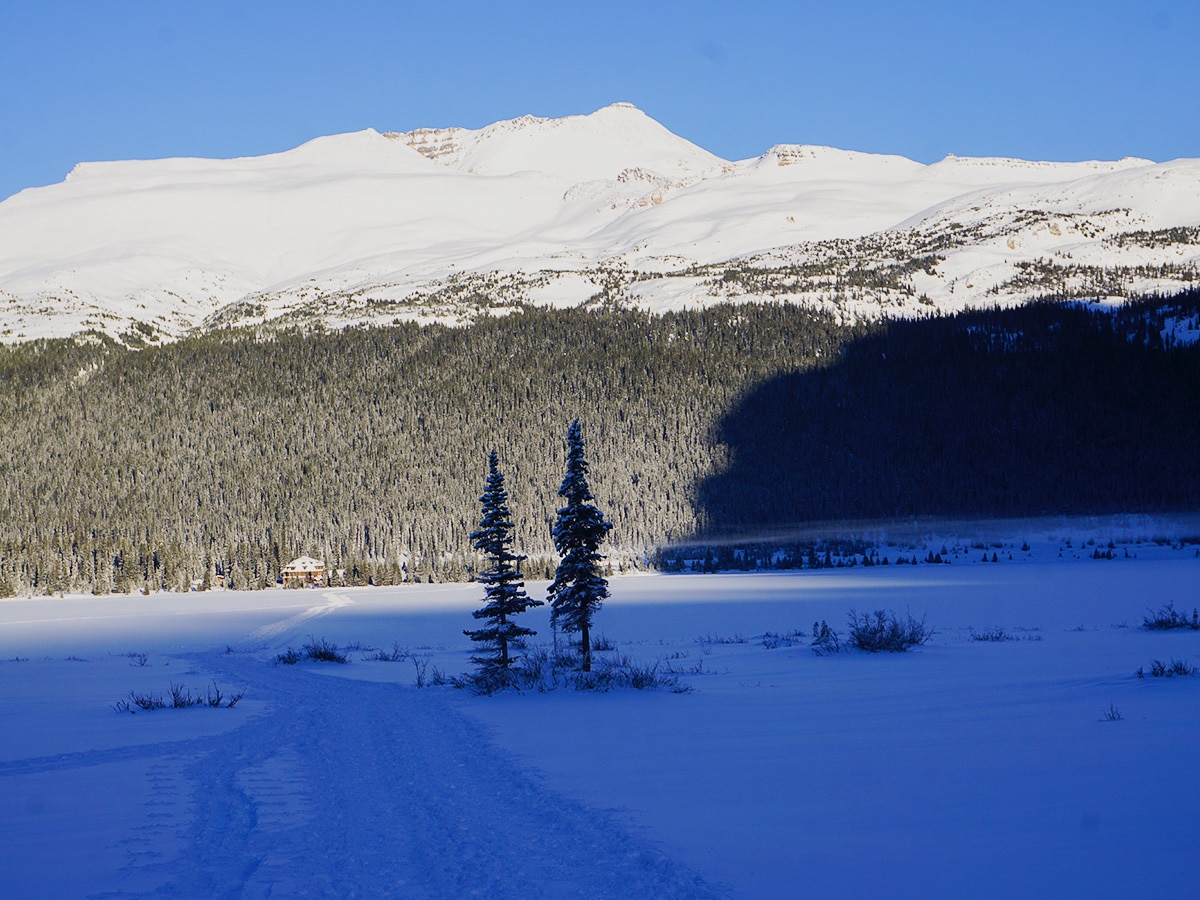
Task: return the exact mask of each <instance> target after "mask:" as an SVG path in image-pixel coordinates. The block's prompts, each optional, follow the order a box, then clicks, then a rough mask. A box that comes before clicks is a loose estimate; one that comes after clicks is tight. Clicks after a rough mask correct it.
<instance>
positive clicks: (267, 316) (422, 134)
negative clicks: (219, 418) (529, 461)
mask: <svg viewBox="0 0 1200 900" xmlns="http://www.w3.org/2000/svg"><path fill="white" fill-rule="evenodd" d="M1197 281H1200V160H1197V159H1183V160H1174V161H1171V162H1167V163H1155V162H1151V161H1149V160H1140V159H1134V158H1126V159H1122V160H1117V161H1110V162H1106V161H1096V160H1093V161H1086V162H1072V163H1053V162H1037V161H1033V162H1030V161H1024V160H1011V159H1003V158H977V159H976V158H968V157H955V156H948V157H946V158H945V159H942V160H939V161H938V162H935V163H932V164H928V165H926V164H922V163H919V162H915V161H913V160H909V159H906V158H905V157H901V156H895V155H885V154H872V153H865V152H862V151H851V150H839V149H837V148H830V147H820V146H816V145H808V144H786V143H781V144H776V145H774V146H772V147H770V148H768V149H767V150H766V151H764V153H762V154H761V155H759V156H757V157H752V158H749V159H746V160H739V161H728V160H723V159H721V158H719V157H717V156H714V155H713V154H711V153H709V152H708V151H706V150H704V149H702V148H700V147H698V146H696V145H694V144H692V143H690V142H688V141H687V140H686V139H684V138H681V137H679V136H677V135H674V134H672V133H671V132H670V131H668V130H667V129H666V128H664V127H663V126H662V125H661V124H659V123H658V122H656V121H655V120H654V119H652V118H651V117H649V116H647V115H646V114H645V113H643V112H642V111H641V110H639V109H637V108H636V107H634V106H632V105H631V104H613V105H610V106H606V107H603V108H602V109H600V110H597V111H596V112H593V113H591V114H589V115H584V116H567V117H563V118H557V119H547V118H537V117H533V116H524V117H521V118H518V119H513V120H508V121H504V122H497V123H494V124H492V125H489V126H485V127H484V128H481V129H473V130H472V129H463V128H444V129H415V130H413V131H409V132H384V133H380V132H377V131H375V130H374V129H363V130H361V131H358V132H350V133H347V134H341V135H330V136H325V137H318V138H314V139H313V140H310V141H308V142H306V143H304V144H302V145H300V146H299V147H297V148H294V149H292V150H288V151H284V152H282V153H275V154H269V155H267V156H259V157H241V158H235V159H228V160H206V159H198V158H176V159H166V160H148V161H146V160H143V161H124V162H103V163H81V164H80V165H78V166H76V167H75V169H74V170H73V171H72V172H71V173H70V174H69V175H68V176H67V178H66V179H65V180H64V181H63V182H61V183H60V184H57V185H51V186H48V187H40V188H31V189H29V190H26V191H22V192H20V193H19V194H16V195H14V196H13V197H10V198H8V199H7V200H5V201H3V202H0V341H3V342H8V343H11V342H17V341H23V340H29V339H33V338H37V337H52V336H67V335H70V334H73V333H77V332H80V331H89V330H92V331H100V332H104V333H106V334H109V335H110V336H114V337H119V338H122V339H124V340H126V341H127V342H128V341H130V340H132V341H134V342H144V341H146V340H150V341H162V340H171V339H174V338H177V337H180V336H183V335H186V334H188V333H192V332H194V331H197V330H206V329H208V328H214V327H228V326H231V325H255V326H261V325H266V324H269V325H277V326H302V327H308V326H313V325H318V324H319V325H321V326H325V327H335V328H336V327H341V326H344V325H349V324H371V323H376V324H382V323H390V322H393V321H397V320H400V321H409V320H416V321H439V322H447V323H466V322H470V321H472V320H473V319H474V318H475V317H476V316H478V315H481V314H486V313H488V312H494V311H508V310H512V309H517V308H520V307H522V306H524V305H548V306H560V307H561V306H578V305H581V304H588V303H591V304H606V303H611V304H618V305H627V306H637V307H641V308H646V309H649V310H651V311H661V310H666V309H680V308H686V307H696V306H704V305H706V304H708V303H712V302H720V301H726V300H733V301H744V300H765V301H782V302H797V303H803V304H808V305H812V306H816V307H820V308H825V309H834V310H836V311H838V313H839V314H840V315H843V316H846V317H850V318H875V317H879V316H893V315H901V316H912V315H923V314H926V313H928V312H930V311H932V310H942V311H955V310H959V309H965V308H970V307H976V306H984V305H993V304H1000V305H1013V304H1017V303H1022V302H1025V301H1027V300H1029V299H1032V298H1034V297H1038V296H1044V295H1049V294H1056V295H1061V296H1067V297H1079V298H1090V299H1104V300H1110V301H1112V300H1119V299H1123V298H1129V297H1132V296H1137V295H1139V294H1145V293H1150V292H1163V293H1169V292H1171V291H1174V290H1178V289H1180V288H1181V287H1186V286H1188V285H1191V284H1194V283H1196V282H1197Z"/></svg>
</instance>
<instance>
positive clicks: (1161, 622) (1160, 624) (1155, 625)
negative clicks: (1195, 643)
mask: <svg viewBox="0 0 1200 900" xmlns="http://www.w3.org/2000/svg"><path fill="white" fill-rule="evenodd" d="M1142 625H1143V626H1145V627H1146V628H1149V629H1150V630H1151V631H1170V630H1172V629H1175V628H1190V629H1192V631H1200V613H1198V612H1197V611H1196V610H1195V609H1193V610H1192V617H1191V618H1190V619H1189V618H1188V617H1187V616H1186V615H1185V614H1183V613H1180V612H1178V611H1176V609H1175V602H1174V601H1172V602H1170V603H1168V604H1167V605H1166V606H1163V607H1161V608H1159V609H1158V610H1156V611H1154V612H1151V613H1150V614H1149V615H1147V616H1143V617H1142Z"/></svg>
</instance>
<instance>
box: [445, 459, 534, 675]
mask: <svg viewBox="0 0 1200 900" xmlns="http://www.w3.org/2000/svg"><path fill="white" fill-rule="evenodd" d="M479 502H480V503H481V504H482V505H483V518H482V519H481V520H480V522H479V529H478V530H477V531H473V532H471V546H473V547H474V548H475V549H476V550H479V551H481V552H482V553H483V555H484V557H485V560H486V563H487V565H486V568H484V569H483V571H481V572H480V573H479V574H478V575H477V576H476V579H475V580H476V581H478V582H480V583H481V584H483V585H484V591H485V595H486V597H487V602H486V604H485V605H484V606H483V607H481V608H480V609H477V610H475V612H474V613H473V615H474V616H475V618H476V619H483V620H485V621H486V623H487V624H486V625H485V626H484V627H483V628H479V629H476V630H474V631H468V630H464V631H463V634H465V635H466V636H467V637H469V638H470V639H471V640H473V641H476V642H478V643H479V644H480V645H481V647H482V648H485V649H486V651H487V652H480V653H478V654H477V655H475V656H472V657H471V661H472V662H474V663H475V664H476V665H477V666H478V667H479V671H478V675H477V677H478V678H479V680H480V681H481V682H482V683H483V684H484V685H486V686H488V687H489V688H495V687H503V686H504V685H505V684H507V683H508V681H509V677H510V673H511V666H512V663H513V659H514V657H513V654H512V651H513V650H514V649H519V648H520V647H522V646H523V643H522V639H523V638H525V637H528V636H530V635H534V634H537V632H536V631H532V630H530V629H528V628H523V627H521V626H520V625H517V624H515V623H514V622H513V621H512V620H513V617H514V616H516V615H518V614H519V613H522V612H524V611H525V610H527V609H528V608H529V607H531V606H541V605H542V601H541V600H533V599H531V598H530V597H529V596H528V595H526V593H525V582H524V580H523V579H522V578H521V574H520V571H519V570H518V568H517V567H518V566H519V565H520V562H521V560H523V559H524V558H525V557H524V556H519V555H517V554H515V553H513V552H512V550H511V547H512V530H513V523H512V518H511V514H510V513H509V511H508V492H507V491H505V489H504V474H503V473H502V472H501V471H500V466H499V462H498V459H497V457H496V452H495V451H494V450H493V451H492V452H491V453H489V454H488V476H487V487H486V488H485V489H484V492H483V495H482V496H481V497H480V498H479Z"/></svg>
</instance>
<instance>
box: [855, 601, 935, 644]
mask: <svg viewBox="0 0 1200 900" xmlns="http://www.w3.org/2000/svg"><path fill="white" fill-rule="evenodd" d="M849 630H850V644H851V646H854V647H857V648H858V649H859V650H865V651H867V652H868V653H904V652H906V651H908V650H911V649H912V648H913V647H919V646H920V645H921V644H924V643H926V642H927V641H928V640H929V639H930V637H932V636H933V630H932V629H931V628H929V627H928V626H927V625H926V624H925V619H923V618H922V619H914V618H913V617H912V615H911V614H910V613H905V616H904V618H903V619H901V618H900V617H899V616H897V615H896V614H895V613H892V612H889V611H887V610H882V609H877V610H875V611H874V612H873V613H861V614H859V613H857V612H855V611H854V610H850V623H849Z"/></svg>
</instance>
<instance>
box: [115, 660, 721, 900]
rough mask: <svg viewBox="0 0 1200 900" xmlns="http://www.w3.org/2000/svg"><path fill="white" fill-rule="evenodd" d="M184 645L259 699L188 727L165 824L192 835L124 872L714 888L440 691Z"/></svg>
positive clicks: (257, 888)
mask: <svg viewBox="0 0 1200 900" xmlns="http://www.w3.org/2000/svg"><path fill="white" fill-rule="evenodd" d="M195 659H196V661H197V662H198V663H202V664H203V666H204V668H205V669H207V670H210V671H215V672H216V673H217V674H218V680H219V681H220V682H221V683H222V684H248V685H250V686H251V687H250V691H251V695H253V696H254V697H255V699H263V700H266V701H267V703H268V704H269V709H268V710H267V711H266V712H265V713H264V714H263V715H260V716H257V717H255V718H254V719H252V720H250V721H249V722H248V723H247V724H246V725H244V726H243V727H241V728H239V729H236V730H235V731H233V732H230V733H228V734H226V735H223V736H220V737H217V738H210V739H204V740H203V741H201V742H198V743H201V744H202V745H204V746H205V750H204V752H202V753H200V754H198V755H196V756H195V757H194V761H193V762H192V763H191V764H190V765H189V766H188V767H187V778H188V781H189V782H190V783H191V784H192V785H193V786H194V797H193V800H192V810H191V824H190V827H189V828H188V830H187V833H186V834H184V835H178V834H176V835H174V837H175V838H178V837H180V836H182V837H184V838H185V844H186V848H185V849H184V850H183V851H182V852H181V853H180V854H179V855H178V856H177V857H176V858H174V859H169V860H161V859H159V860H155V859H151V860H150V861H149V862H148V863H144V862H142V861H141V860H140V858H139V857H138V855H137V850H138V848H132V849H130V850H129V851H128V852H129V854H130V859H129V864H128V867H127V871H129V872H130V873H131V874H132V873H135V872H136V875H137V877H136V878H135V879H132V880H134V881H137V882H138V883H139V885H140V884H143V883H145V882H146V880H147V877H148V876H154V877H153V878H152V879H151V880H154V881H156V883H157V884H158V887H157V890H156V893H158V894H162V895H165V896H178V897H199V896H204V897H380V896H392V897H413V898H437V897H472V896H479V897H488V898H497V897H514V898H515V897H521V898H528V897H635V896H641V897H705V896H715V895H716V894H717V892H716V891H714V890H713V889H712V888H711V887H709V886H708V885H706V884H705V883H704V882H703V881H702V880H701V879H700V878H699V877H698V876H696V875H694V874H693V873H691V872H689V871H686V870H684V869H682V868H681V867H679V866H676V865H675V864H674V863H672V861H671V860H670V859H668V858H667V857H666V856H665V855H664V854H663V853H661V852H660V851H658V850H656V849H655V848H653V847H652V846H651V845H649V844H648V843H646V842H645V841H643V840H641V839H639V838H637V837H635V836H633V835H631V834H630V833H629V832H628V831H627V830H626V829H625V828H623V827H622V826H621V825H620V824H618V823H617V822H616V821H614V820H613V818H612V817H611V816H609V815H608V814H605V813H602V812H598V811H596V810H593V809H588V808H586V807H584V806H582V805H580V804H578V803H574V802H572V801H570V800H567V799H565V798H563V797H560V796H555V795H553V794H551V793H550V792H549V791H547V790H546V789H544V788H543V787H542V786H540V785H539V784H538V783H537V782H536V781H535V780H534V779H533V778H531V777H530V775H529V774H527V773H525V772H522V771H521V770H520V769H519V768H518V767H517V765H515V764H514V762H513V761H512V760H511V759H510V758H508V757H506V755H505V754H504V753H503V752H501V751H499V750H497V749H496V748H495V747H494V746H492V745H491V744H490V743H489V741H488V740H487V739H486V737H485V736H484V735H483V734H482V733H481V732H480V730H479V729H478V727H477V726H475V725H473V724H472V723H471V722H469V721H468V720H467V719H466V718H464V717H463V716H462V715H460V714H459V713H458V712H457V711H455V710H454V709H453V707H452V704H451V702H450V700H449V698H447V697H445V696H440V695H439V694H438V692H437V691H432V690H424V691H420V690H417V689H416V688H412V687H407V686H399V685H396V684H390V683H372V682H364V681H357V680H350V679H345V678H341V677H330V676H329V675H326V674H323V673H321V672H319V671H315V670H314V667H313V666H312V665H309V666H304V665H301V666H296V667H284V666H279V667H272V666H271V664H270V663H269V662H267V661H265V660H263V659H262V658H250V657H246V656H241V655H236V656H235V655H224V656H222V655H217V654H213V655H208V654H205V655H202V656H201V655H197V657H195ZM161 714H162V715H171V714H172V713H170V712H163V713H161ZM171 749H172V750H176V748H175V747H172V748H171ZM163 827H164V828H169V827H171V823H169V822H168V823H166V824H164V826H163ZM169 837H171V836H170V835H166V834H163V835H161V836H155V835H147V842H148V843H149V844H151V845H153V844H156V843H161V842H162V840H165V839H167V838H169ZM119 895H120V894H118V896H119ZM109 896H112V895H109Z"/></svg>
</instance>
